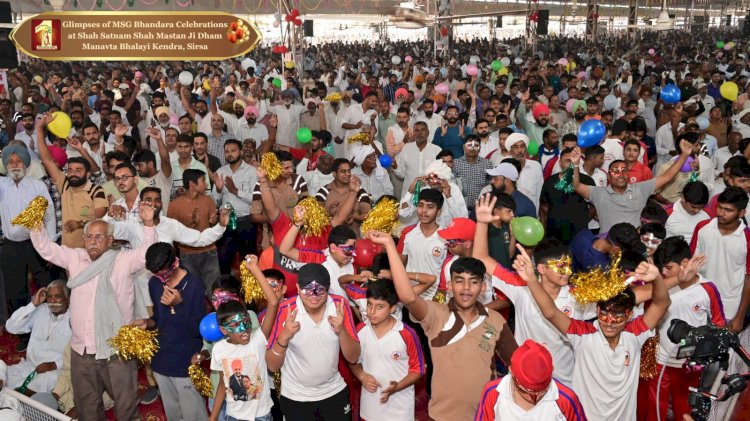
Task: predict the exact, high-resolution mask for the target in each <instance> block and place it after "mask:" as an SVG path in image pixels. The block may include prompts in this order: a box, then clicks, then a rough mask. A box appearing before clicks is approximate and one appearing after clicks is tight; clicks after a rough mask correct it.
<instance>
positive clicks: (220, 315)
mask: <svg viewBox="0 0 750 421" xmlns="http://www.w3.org/2000/svg"><path fill="white" fill-rule="evenodd" d="M245 313H247V307H245V305H244V304H242V303H241V302H239V301H235V300H230V301H227V302H225V303H221V305H219V308H217V309H216V320H217V321H218V322H219V324H222V323H226V322H228V321H229V320H230V319H231V318H232V317H234V315H235V314H245Z"/></svg>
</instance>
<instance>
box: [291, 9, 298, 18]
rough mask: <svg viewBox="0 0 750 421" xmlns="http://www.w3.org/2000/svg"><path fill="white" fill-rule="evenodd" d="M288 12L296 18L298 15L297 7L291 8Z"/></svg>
mask: <svg viewBox="0 0 750 421" xmlns="http://www.w3.org/2000/svg"><path fill="white" fill-rule="evenodd" d="M290 14H291V15H292V16H294V17H295V18H296V17H297V16H299V9H296V8H295V9H292V11H291V12H290Z"/></svg>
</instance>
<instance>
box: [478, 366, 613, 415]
mask: <svg viewBox="0 0 750 421" xmlns="http://www.w3.org/2000/svg"><path fill="white" fill-rule="evenodd" d="M511 384H512V377H511V376H505V377H501V378H499V379H495V380H493V381H491V382H489V383H487V386H485V387H484V391H483V392H482V400H480V401H479V409H477V414H476V416H475V417H474V421H495V420H498V421H500V420H512V421H542V420H544V421H586V415H585V413H584V410H583V406H581V402H580V401H579V400H578V396H577V395H576V393H575V392H574V391H573V390H572V389H570V388H569V387H567V386H565V385H564V384H562V383H560V382H559V381H557V380H553V381H552V383H550V385H549V390H547V393H545V394H544V396H542V398H541V399H540V400H539V402H538V403H537V404H536V406H534V408H532V409H531V410H529V411H526V410H524V409H522V408H521V407H520V406H518V405H516V403H515V402H514V399H513V391H512V388H511ZM612 421H614V420H612Z"/></svg>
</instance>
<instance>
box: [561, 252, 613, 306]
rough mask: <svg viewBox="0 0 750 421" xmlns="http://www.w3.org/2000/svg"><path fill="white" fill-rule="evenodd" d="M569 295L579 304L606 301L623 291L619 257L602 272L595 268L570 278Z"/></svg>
mask: <svg viewBox="0 0 750 421" xmlns="http://www.w3.org/2000/svg"><path fill="white" fill-rule="evenodd" d="M570 283H571V284H572V285H573V288H571V290H570V293H571V294H573V296H574V297H575V299H576V301H578V303H579V304H588V303H596V302H599V301H607V300H609V299H610V298H612V297H615V296H617V295H618V294H620V293H622V292H623V291H625V288H626V285H625V278H624V276H623V273H622V270H621V269H620V255H617V256H615V258H614V259H613V260H612V264H611V265H610V267H609V268H608V269H607V270H606V271H604V270H602V269H601V268H600V267H596V268H594V269H592V270H590V271H588V272H584V273H576V274H574V275H573V276H572V277H571V278H570Z"/></svg>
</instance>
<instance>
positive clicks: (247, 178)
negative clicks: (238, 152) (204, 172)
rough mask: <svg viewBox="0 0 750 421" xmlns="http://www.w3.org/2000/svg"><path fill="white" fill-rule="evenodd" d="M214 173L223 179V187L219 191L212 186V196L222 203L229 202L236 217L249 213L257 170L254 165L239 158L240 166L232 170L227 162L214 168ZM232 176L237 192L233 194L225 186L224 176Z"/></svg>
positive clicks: (256, 179)
mask: <svg viewBox="0 0 750 421" xmlns="http://www.w3.org/2000/svg"><path fill="white" fill-rule="evenodd" d="M216 175H218V176H219V177H221V178H222V179H223V180H224V183H225V185H224V188H223V189H222V190H221V191H220V192H219V191H217V190H216V186H214V197H215V198H216V199H217V200H218V201H220V202H221V203H222V204H224V203H231V204H232V207H233V208H234V212H235V214H236V215H237V217H238V218H240V217H243V216H248V215H250V205H251V204H252V203H253V189H254V188H255V183H257V181H258V172H257V171H256V169H255V167H253V166H252V165H250V164H248V163H246V162H245V161H242V160H240V167H239V168H237V171H234V172H233V171H232V167H231V166H230V165H229V164H227V165H224V166H223V167H221V168H219V169H218V170H216ZM227 177H232V181H234V185H235V187H237V194H236V195H235V194H233V193H231V192H230V191H229V189H228V188H227V186H226V178H227Z"/></svg>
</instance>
